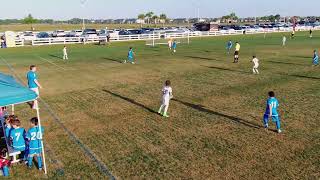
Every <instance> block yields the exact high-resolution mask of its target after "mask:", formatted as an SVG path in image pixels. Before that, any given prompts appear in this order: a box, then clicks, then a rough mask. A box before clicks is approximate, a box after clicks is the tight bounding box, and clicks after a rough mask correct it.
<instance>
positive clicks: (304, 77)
mask: <svg viewBox="0 0 320 180" xmlns="http://www.w3.org/2000/svg"><path fill="white" fill-rule="evenodd" d="M288 76H291V77H296V78H303V79H314V80H319V79H320V78H319V77H311V76H303V75H288Z"/></svg>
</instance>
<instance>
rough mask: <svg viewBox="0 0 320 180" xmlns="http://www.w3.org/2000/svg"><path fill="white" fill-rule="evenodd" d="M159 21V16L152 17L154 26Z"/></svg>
mask: <svg viewBox="0 0 320 180" xmlns="http://www.w3.org/2000/svg"><path fill="white" fill-rule="evenodd" d="M158 19H159V17H158V16H157V15H154V16H152V20H153V22H154V24H157V23H158Z"/></svg>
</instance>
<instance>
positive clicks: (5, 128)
mask: <svg viewBox="0 0 320 180" xmlns="http://www.w3.org/2000/svg"><path fill="white" fill-rule="evenodd" d="M11 129H12V127H11V126H8V125H5V126H4V131H5V132H4V133H5V135H6V138H7V139H8V138H9V135H10V130H11Z"/></svg>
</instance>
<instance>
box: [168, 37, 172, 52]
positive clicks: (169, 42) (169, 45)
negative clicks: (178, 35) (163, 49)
mask: <svg viewBox="0 0 320 180" xmlns="http://www.w3.org/2000/svg"><path fill="white" fill-rule="evenodd" d="M168 47H169V50H170V51H171V49H172V39H169V41H168Z"/></svg>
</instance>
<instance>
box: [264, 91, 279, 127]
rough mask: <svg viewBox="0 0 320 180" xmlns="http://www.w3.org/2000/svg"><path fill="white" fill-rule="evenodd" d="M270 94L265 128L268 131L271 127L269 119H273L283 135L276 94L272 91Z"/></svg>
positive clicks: (265, 114)
mask: <svg viewBox="0 0 320 180" xmlns="http://www.w3.org/2000/svg"><path fill="white" fill-rule="evenodd" d="M268 94H269V98H268V100H267V107H266V111H265V113H264V117H263V123H264V127H265V128H266V129H267V128H268V127H269V125H268V122H269V118H272V122H274V123H276V127H277V131H278V133H281V128H280V118H279V114H278V107H279V102H278V100H277V99H276V98H275V93H274V92H273V91H270V92H269V93H268Z"/></svg>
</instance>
